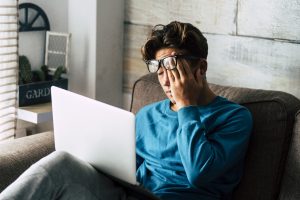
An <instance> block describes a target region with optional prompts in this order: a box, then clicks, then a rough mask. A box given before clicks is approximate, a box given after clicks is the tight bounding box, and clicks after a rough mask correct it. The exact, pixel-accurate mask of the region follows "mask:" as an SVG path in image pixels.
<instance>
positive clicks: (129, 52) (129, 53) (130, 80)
mask: <svg viewBox="0 0 300 200" xmlns="http://www.w3.org/2000/svg"><path fill="white" fill-rule="evenodd" d="M150 30H151V27H150V26H138V25H131V24H125V31H124V54H123V55H124V60H123V70H124V73H123V74H124V75H123V88H124V91H125V92H131V89H132V87H133V84H134V82H135V81H136V80H137V79H138V78H139V77H141V76H142V75H144V74H146V73H148V70H147V67H146V65H145V63H144V61H143V60H142V55H141V47H142V45H143V44H144V43H145V42H146V39H147V35H148V34H149V32H150Z"/></svg>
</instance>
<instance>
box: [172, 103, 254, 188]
mask: <svg viewBox="0 0 300 200" xmlns="http://www.w3.org/2000/svg"><path fill="white" fill-rule="evenodd" d="M178 118H179V131H178V132H177V145H178V149H179V152H180V156H181V159H182V163H183V166H184V169H185V172H186V174H187V178H188V180H189V182H190V184H191V185H193V186H194V187H199V186H203V185H205V184H207V183H209V182H210V181H212V180H214V179H215V178H216V177H219V176H220V175H222V174H224V173H226V171H227V170H229V169H231V168H232V167H234V166H236V165H237V164H239V163H240V162H243V160H244V157H245V154H246V150H247V146H248V141H249V137H250V132H251V128H252V118H251V115H250V113H249V111H248V110H247V109H245V108H243V107H240V108H237V109H236V110H233V111H231V113H230V117H229V118H227V119H226V122H225V123H224V124H222V125H221V127H218V128H217V129H216V130H215V131H214V132H213V133H207V130H206V128H205V126H204V124H203V123H202V122H201V118H200V116H199V112H198V110H197V108H195V107H194V106H189V107H185V108H182V109H180V110H179V111H178Z"/></svg>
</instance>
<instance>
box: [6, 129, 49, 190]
mask: <svg viewBox="0 0 300 200" xmlns="http://www.w3.org/2000/svg"><path fill="white" fill-rule="evenodd" d="M52 151H54V142H53V133H52V132H45V133H40V134H36V135H32V136H27V137H23V138H19V139H15V140H9V141H3V142H0V177H1V178H0V192H1V191H2V190H4V189H5V188H6V187H7V186H8V185H9V184H10V183H12V182H13V181H14V180H16V179H17V178H18V177H19V176H20V175H21V174H22V173H23V172H24V171H25V170H26V169H27V168H29V167H30V166H31V165H32V164H33V163H35V162H36V161H38V160H39V159H41V158H43V157H44V156H46V155H48V154H49V153H51V152H52Z"/></svg>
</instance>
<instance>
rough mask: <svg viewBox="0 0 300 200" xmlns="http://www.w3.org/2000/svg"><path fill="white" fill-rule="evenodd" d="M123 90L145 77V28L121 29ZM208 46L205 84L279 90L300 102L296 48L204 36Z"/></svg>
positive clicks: (299, 47) (299, 57) (299, 52)
mask: <svg viewBox="0 0 300 200" xmlns="http://www.w3.org/2000/svg"><path fill="white" fill-rule="evenodd" d="M125 30H126V31H125V36H126V38H125V50H124V52H125V58H124V88H125V92H131V88H132V85H133V83H134V81H135V80H136V79H138V78H139V77H140V76H142V75H143V74H146V73H147V69H146V66H145V64H144V63H143V61H142V60H141V55H140V47H141V45H142V44H143V43H144V41H145V38H146V35H147V32H148V31H149V27H148V26H137V25H132V24H127V25H126V28H125ZM205 36H206V37H207V39H208V44H209V56H208V73H207V78H208V81H209V82H212V83H217V84H222V85H230V86H241V87H250V88H261V89H273V90H282V91H286V92H289V93H291V94H294V95H295V96H297V97H298V98H300V88H299V85H300V45H299V44H294V43H288V42H282V41H273V40H267V39H259V38H249V37H239V36H229V35H216V34H205Z"/></svg>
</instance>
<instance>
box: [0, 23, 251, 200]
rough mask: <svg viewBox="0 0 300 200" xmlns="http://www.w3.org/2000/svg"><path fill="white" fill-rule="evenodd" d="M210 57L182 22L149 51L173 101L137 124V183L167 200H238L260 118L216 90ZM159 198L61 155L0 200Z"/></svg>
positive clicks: (159, 33)
mask: <svg viewBox="0 0 300 200" xmlns="http://www.w3.org/2000/svg"><path fill="white" fill-rule="evenodd" d="M207 50H208V47H207V41H206V39H205V37H204V36H203V35H202V33H201V32H200V31H199V30H198V29H197V28H195V27H194V26H192V25H191V24H187V23H180V22H171V23H170V24H168V25H166V26H163V25H158V26H155V27H154V28H153V30H152V32H151V34H150V36H149V38H148V40H147V42H146V44H145V45H144V46H143V48H142V55H143V58H144V60H145V62H146V64H147V67H148V70H149V71H150V72H151V73H157V76H158V80H159V82H160V84H161V86H162V88H163V90H164V92H165V94H166V96H167V97H168V98H167V99H166V100H163V101H160V102H156V103H153V104H151V105H148V106H146V107H144V108H142V109H141V110H140V111H139V112H138V114H137V116H136V142H137V179H138V181H139V182H140V183H141V184H142V186H143V187H144V188H146V189H148V190H149V191H151V192H152V194H154V195H155V196H156V197H159V198H160V199H163V200H169V199H170V200H171V199H172V200H176V199H182V200H185V199H189V200H193V199H201V200H217V199H230V198H231V194H232V191H233V189H234V188H235V187H236V185H237V184H238V183H239V181H240V179H241V176H242V172H243V161H244V157H245V153H246V150H247V145H248V141H249V137H250V133H251V128H252V118H251V115H250V113H249V111H248V110H247V109H246V108H244V107H242V106H240V105H238V104H235V103H232V102H230V101H228V100H226V99H225V98H222V97H220V96H216V95H215V94H214V93H213V92H212V91H211V90H210V89H209V86H208V83H207V80H206V70H207V61H206V58H207ZM152 194H151V193H148V192H146V191H145V190H143V189H142V188H132V187H131V186H128V185H126V184H124V183H120V182H118V181H112V180H111V179H109V178H108V177H106V176H104V175H103V174H101V173H100V172H97V171H96V170H95V169H94V168H93V167H91V166H90V165H89V164H87V163H83V162H82V161H79V160H77V159H76V158H74V157H72V156H71V155H69V154H66V153H59V152H55V153H53V154H51V155H49V156H47V157H46V158H44V159H42V160H41V161H39V162H38V163H36V164H35V165H33V166H32V167H31V168H30V169H29V170H27V171H26V172H25V173H24V174H23V175H22V176H21V177H20V178H19V179H18V180H17V181H16V182H15V183H13V184H12V185H11V186H10V187H8V188H7V189H6V190H5V191H4V192H3V193H2V194H1V195H0V199H1V197H2V198H4V199H5V198H7V199H68V198H70V199H155V198H156V197H155V196H152Z"/></svg>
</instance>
